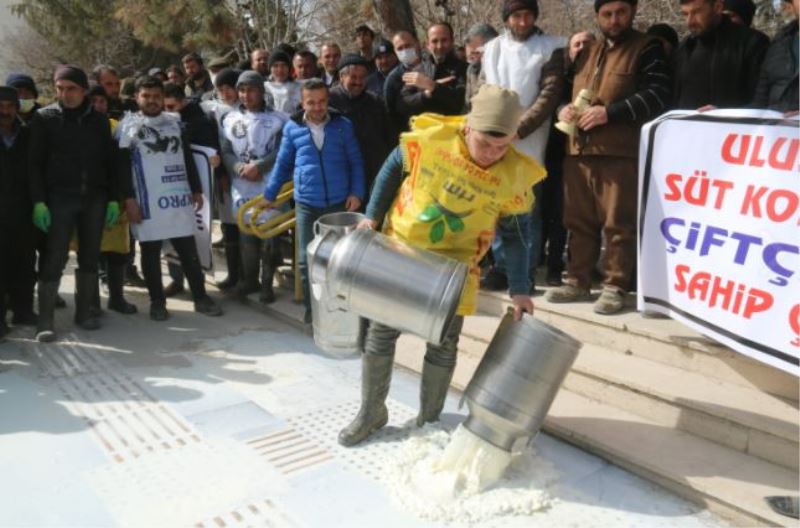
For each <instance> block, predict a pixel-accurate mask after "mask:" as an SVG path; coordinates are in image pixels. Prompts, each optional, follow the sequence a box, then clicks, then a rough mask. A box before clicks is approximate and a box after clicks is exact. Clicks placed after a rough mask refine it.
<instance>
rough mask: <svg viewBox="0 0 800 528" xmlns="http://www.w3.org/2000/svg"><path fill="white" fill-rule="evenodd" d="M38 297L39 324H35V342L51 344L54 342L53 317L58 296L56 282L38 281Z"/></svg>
mask: <svg viewBox="0 0 800 528" xmlns="http://www.w3.org/2000/svg"><path fill="white" fill-rule="evenodd" d="M37 290H38V291H37V295H38V297H39V322H38V323H37V324H36V340H37V341H39V342H40V343H51V342H53V341H55V340H56V332H55V329H54V325H53V315H54V312H55V309H56V297H57V296H58V281H55V282H42V281H39V286H38V288H37Z"/></svg>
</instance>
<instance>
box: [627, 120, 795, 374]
mask: <svg viewBox="0 0 800 528" xmlns="http://www.w3.org/2000/svg"><path fill="white" fill-rule="evenodd" d="M799 126H800V121H798V120H797V118H793V119H786V118H783V117H782V116H781V115H780V114H778V113H775V112H766V111H745V110H728V111H714V112H709V113H703V114H700V113H696V112H671V113H668V114H665V115H664V116H662V117H660V118H659V119H657V120H655V121H653V122H651V123H648V124H647V125H645V126H644V128H643V129H642V140H641V145H640V158H639V226H638V229H639V268H638V269H639V277H638V280H639V286H638V308H639V310H649V311H655V312H659V313H664V314H667V315H669V316H671V317H673V318H674V319H676V320H679V321H681V322H683V323H684V324H686V325H688V326H690V327H692V328H694V329H695V330H697V331H699V332H702V333H703V334H705V335H707V336H709V337H711V338H713V339H715V340H717V341H719V342H721V343H723V344H725V345H726V346H728V347H730V348H732V349H734V350H736V351H738V352H740V353H742V354H746V355H748V356H750V357H752V358H754V359H757V360H759V361H762V362H764V363H767V364H769V365H772V366H774V367H777V368H780V369H782V370H784V371H787V372H790V373H792V374H794V375H800V276H798V271H800V269H799V268H800V230H798V225H800V167H799V166H798V162H800V152H799V151H800V127H799Z"/></svg>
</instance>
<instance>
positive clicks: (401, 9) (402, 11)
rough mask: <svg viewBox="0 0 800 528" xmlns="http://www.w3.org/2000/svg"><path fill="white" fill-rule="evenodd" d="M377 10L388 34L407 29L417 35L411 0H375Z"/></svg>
mask: <svg viewBox="0 0 800 528" xmlns="http://www.w3.org/2000/svg"><path fill="white" fill-rule="evenodd" d="M374 2H375V10H376V11H377V12H378V15H379V16H380V18H381V21H382V22H383V27H384V29H385V30H386V33H387V34H388V35H394V34H395V33H397V32H398V31H401V30H406V31H410V32H411V33H412V34H414V35H416V30H415V29H414V14H413V12H412V11H411V3H410V2H409V0H374Z"/></svg>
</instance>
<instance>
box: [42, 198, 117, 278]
mask: <svg viewBox="0 0 800 528" xmlns="http://www.w3.org/2000/svg"><path fill="white" fill-rule="evenodd" d="M48 207H49V208H50V218H51V222H50V229H49V231H48V232H47V246H46V247H47V249H46V251H45V255H44V264H43V265H42V266H41V269H40V270H39V278H40V280H42V281H44V282H56V281H58V280H60V279H61V274H62V272H63V271H64V266H65V265H66V263H67V258H68V257H69V243H70V240H71V239H72V234H73V232H77V234H78V269H79V270H80V271H83V272H86V273H97V263H98V261H99V259H100V241H101V239H102V237H103V224H104V223H105V216H106V197H105V196H91V197H83V198H80V199H53V200H51V203H48Z"/></svg>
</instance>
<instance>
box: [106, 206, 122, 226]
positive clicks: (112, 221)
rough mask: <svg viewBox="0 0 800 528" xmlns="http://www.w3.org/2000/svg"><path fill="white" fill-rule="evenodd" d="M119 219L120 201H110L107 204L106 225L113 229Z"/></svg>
mask: <svg viewBox="0 0 800 528" xmlns="http://www.w3.org/2000/svg"><path fill="white" fill-rule="evenodd" d="M117 220H119V202H108V205H107V206H106V227H107V228H108V229H111V228H112V227H114V226H115V225H117Z"/></svg>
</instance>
